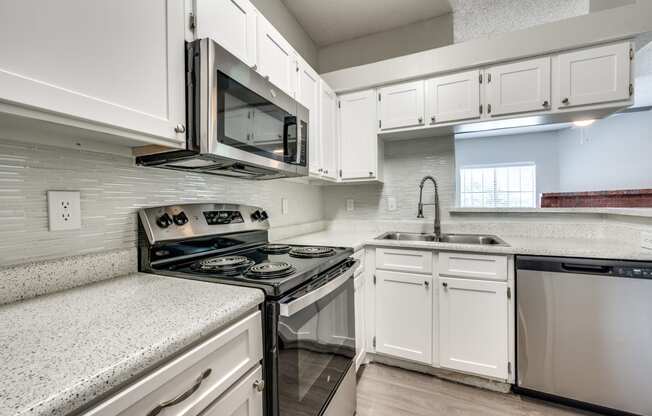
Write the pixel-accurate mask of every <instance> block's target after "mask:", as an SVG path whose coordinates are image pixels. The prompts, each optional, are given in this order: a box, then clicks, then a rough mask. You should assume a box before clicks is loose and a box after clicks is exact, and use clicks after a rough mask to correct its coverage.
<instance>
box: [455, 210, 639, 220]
mask: <svg viewBox="0 0 652 416" xmlns="http://www.w3.org/2000/svg"><path fill="white" fill-rule="evenodd" d="M449 212H450V213H451V215H464V214H541V215H546V214H597V215H616V216H618V215H620V216H632V217H646V218H652V208H453V209H451V210H450V211H449Z"/></svg>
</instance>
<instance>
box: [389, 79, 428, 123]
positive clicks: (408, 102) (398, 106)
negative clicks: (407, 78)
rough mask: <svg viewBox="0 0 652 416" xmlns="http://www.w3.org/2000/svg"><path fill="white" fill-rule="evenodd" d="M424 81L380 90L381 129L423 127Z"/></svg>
mask: <svg viewBox="0 0 652 416" xmlns="http://www.w3.org/2000/svg"><path fill="white" fill-rule="evenodd" d="M423 88H424V82H423V81H413V82H406V83H404V84H398V85H391V86H389V87H383V88H380V89H379V90H378V94H379V95H378V100H379V104H378V107H379V108H380V129H381V130H391V129H400V128H406V127H416V126H421V125H423V112H424V105H425V104H424V101H423Z"/></svg>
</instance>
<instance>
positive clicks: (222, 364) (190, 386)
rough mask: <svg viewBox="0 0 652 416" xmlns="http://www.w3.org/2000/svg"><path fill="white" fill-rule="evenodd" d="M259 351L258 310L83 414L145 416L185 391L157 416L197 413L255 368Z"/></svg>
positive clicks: (179, 415)
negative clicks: (186, 394)
mask: <svg viewBox="0 0 652 416" xmlns="http://www.w3.org/2000/svg"><path fill="white" fill-rule="evenodd" d="M262 347H263V341H262V322H261V317H260V312H255V313H253V314H251V315H249V316H248V317H246V318H245V319H243V320H241V321H239V322H238V323H236V324H234V325H232V326H231V327H229V328H227V329H225V330H224V331H222V332H220V333H219V334H217V335H215V336H213V337H212V338H210V339H209V340H207V341H206V342H204V343H202V344H200V345H198V346H197V347H195V348H193V349H192V350H190V351H188V352H187V353H185V354H183V355H182V356H180V357H178V358H176V359H174V360H172V361H171V362H169V363H168V364H166V365H164V366H163V367H161V368H159V369H157V370H156V371H154V372H152V373H150V374H148V375H146V376H145V377H143V378H141V379H140V380H138V381H136V382H135V383H134V384H132V385H130V386H128V387H127V388H125V389H124V390H122V391H120V392H119V393H117V394H116V395H115V396H113V397H111V398H109V399H108V400H106V401H105V402H103V403H101V404H100V405H98V406H97V407H95V408H93V409H91V410H90V411H88V412H87V413H85V416H113V415H124V416H126V415H148V414H149V412H151V411H152V410H153V409H155V408H156V407H157V406H159V404H161V403H164V402H168V401H171V400H173V399H175V398H177V397H180V396H181V395H182V394H184V393H187V392H192V393H191V394H190V395H188V396H187V397H186V399H185V400H180V401H179V403H178V404H176V405H171V406H168V407H165V408H164V409H162V410H161V411H160V412H159V413H158V415H159V416H190V415H197V414H199V413H200V412H201V411H202V410H203V409H205V408H206V407H207V406H208V405H209V404H210V403H211V402H213V401H214V400H215V399H216V398H217V397H219V396H220V395H221V394H222V393H224V392H225V391H226V390H227V389H228V388H229V387H231V386H232V385H233V384H234V383H235V382H236V381H237V380H238V379H239V378H240V377H242V376H243V375H244V374H246V373H247V372H248V371H249V370H251V369H252V368H253V367H255V366H256V365H257V364H259V362H260V360H261V359H262ZM197 385H198V386H197ZM195 387H196V388H195ZM193 390H194V391H193Z"/></svg>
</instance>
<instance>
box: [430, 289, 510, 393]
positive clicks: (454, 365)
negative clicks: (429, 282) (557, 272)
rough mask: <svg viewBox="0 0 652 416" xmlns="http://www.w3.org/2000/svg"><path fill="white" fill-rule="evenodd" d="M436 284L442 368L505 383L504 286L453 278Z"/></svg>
mask: <svg viewBox="0 0 652 416" xmlns="http://www.w3.org/2000/svg"><path fill="white" fill-rule="evenodd" d="M439 281H440V284H441V287H440V288H439V341H440V343H439V362H440V364H441V366H442V367H445V368H450V369H452V370H459V371H465V372H468V373H473V374H478V375H483V376H488V377H494V378H497V379H502V380H506V379H507V377H508V369H507V363H508V299H507V283H504V282H489V281H479V280H467V279H452V278H440V279H439Z"/></svg>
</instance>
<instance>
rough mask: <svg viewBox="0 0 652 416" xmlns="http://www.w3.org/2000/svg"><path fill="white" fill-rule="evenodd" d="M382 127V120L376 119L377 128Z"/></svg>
mask: <svg viewBox="0 0 652 416" xmlns="http://www.w3.org/2000/svg"><path fill="white" fill-rule="evenodd" d="M382 127H383V122H382V120H378V128H382Z"/></svg>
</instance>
